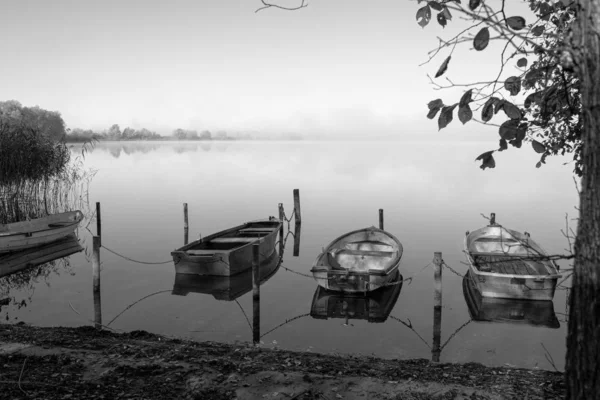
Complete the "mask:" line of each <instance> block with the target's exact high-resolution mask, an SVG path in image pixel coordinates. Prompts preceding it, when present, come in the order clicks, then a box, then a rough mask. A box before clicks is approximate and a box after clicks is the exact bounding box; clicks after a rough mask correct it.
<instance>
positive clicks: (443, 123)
mask: <svg viewBox="0 0 600 400" xmlns="http://www.w3.org/2000/svg"><path fill="white" fill-rule="evenodd" d="M455 107H456V104H454V105H451V106H445V107H443V108H442V112H441V113H440V117H439V118H438V130H441V129H442V128H445V127H447V126H448V124H449V123H450V122H452V111H454V108H455Z"/></svg>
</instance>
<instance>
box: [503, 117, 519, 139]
mask: <svg viewBox="0 0 600 400" xmlns="http://www.w3.org/2000/svg"><path fill="white" fill-rule="evenodd" d="M518 130H519V121H517V120H515V119H509V120H508V121H505V122H504V123H503V124H502V125H500V129H499V133H500V137H501V138H502V139H504V140H513V139H514V138H516V137H517V133H518V132H517V131H518Z"/></svg>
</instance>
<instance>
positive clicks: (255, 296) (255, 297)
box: [252, 243, 260, 344]
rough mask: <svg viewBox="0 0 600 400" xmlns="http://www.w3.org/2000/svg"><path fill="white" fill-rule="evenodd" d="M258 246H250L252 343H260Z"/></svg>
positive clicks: (256, 244)
mask: <svg viewBox="0 0 600 400" xmlns="http://www.w3.org/2000/svg"><path fill="white" fill-rule="evenodd" d="M259 249H260V245H259V244H258V243H254V244H253V245H252V341H253V342H254V343H255V344H256V343H259V342H260V252H259Z"/></svg>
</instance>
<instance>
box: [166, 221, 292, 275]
mask: <svg viewBox="0 0 600 400" xmlns="http://www.w3.org/2000/svg"><path fill="white" fill-rule="evenodd" d="M280 229H281V221H280V220H278V219H276V218H275V217H269V219H265V220H259V221H252V222H247V223H245V224H243V225H239V226H236V227H234V228H229V229H226V230H224V231H221V232H217V233H215V234H212V235H210V236H206V237H205V238H202V239H199V240H196V241H194V242H192V243H190V244H188V245H185V246H183V247H181V248H179V249H177V250H175V251H173V252H171V255H172V256H173V262H174V263H175V272H176V273H178V274H196V275H216V276H231V275H236V274H239V273H240V272H243V271H245V270H247V269H250V268H252V245H253V244H254V243H258V244H259V246H260V247H259V253H260V258H261V259H268V258H270V257H271V256H272V255H273V253H274V252H275V239H276V238H277V233H278V232H279V230H280Z"/></svg>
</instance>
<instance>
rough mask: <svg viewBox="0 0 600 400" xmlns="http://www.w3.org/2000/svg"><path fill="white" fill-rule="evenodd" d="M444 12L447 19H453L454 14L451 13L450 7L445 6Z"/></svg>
mask: <svg viewBox="0 0 600 400" xmlns="http://www.w3.org/2000/svg"><path fill="white" fill-rule="evenodd" d="M442 12H443V13H444V17H446V20H447V21H452V14H450V10H448V7H444V10H443V11H442Z"/></svg>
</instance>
